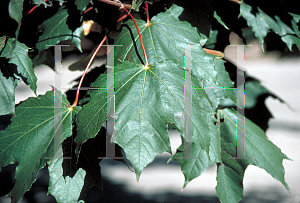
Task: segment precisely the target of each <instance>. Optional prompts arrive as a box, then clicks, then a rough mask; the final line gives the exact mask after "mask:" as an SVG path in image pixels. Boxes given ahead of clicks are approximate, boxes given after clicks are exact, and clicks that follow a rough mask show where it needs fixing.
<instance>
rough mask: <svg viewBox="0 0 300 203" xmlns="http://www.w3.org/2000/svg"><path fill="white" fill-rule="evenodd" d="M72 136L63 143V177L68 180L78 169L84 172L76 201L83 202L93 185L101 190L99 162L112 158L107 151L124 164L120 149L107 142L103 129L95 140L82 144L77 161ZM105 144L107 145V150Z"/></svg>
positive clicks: (105, 132)
mask: <svg viewBox="0 0 300 203" xmlns="http://www.w3.org/2000/svg"><path fill="white" fill-rule="evenodd" d="M74 135H76V133H75V134H73V136H72V137H68V138H67V139H66V140H65V141H64V142H63V153H64V157H65V159H64V161H63V163H62V166H63V169H64V172H63V177H68V176H69V177H70V178H73V177H74V175H75V174H76V173H77V171H78V170H79V169H80V168H82V169H83V170H84V171H85V172H86V176H85V178H84V185H83V187H82V189H81V190H80V191H79V193H80V196H79V198H78V200H84V199H85V196H86V194H87V192H88V191H89V190H90V188H91V187H92V186H93V185H96V186H98V187H99V188H100V189H101V190H103V186H102V180H101V168H100V165H99V162H101V161H102V159H103V158H104V157H106V158H112V159H113V158H114V157H110V156H111V154H106V152H107V151H109V150H110V151H113V152H115V153H114V155H115V157H117V158H118V159H116V160H117V161H121V162H123V163H125V161H124V159H123V155H122V153H121V148H120V147H119V146H118V145H116V146H115V144H114V143H110V141H109V140H107V137H109V136H107V131H106V130H105V128H103V127H102V128H101V130H100V132H99V133H98V135H97V136H96V137H95V138H92V139H89V140H88V141H87V142H85V143H83V145H82V147H81V151H80V155H79V158H78V160H77V156H76V155H75V148H76V145H75V142H73V140H74V139H73V137H74ZM107 143H109V145H108V147H110V149H109V150H108V149H107ZM125 164H126V163H125Z"/></svg>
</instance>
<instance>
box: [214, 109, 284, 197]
mask: <svg viewBox="0 0 300 203" xmlns="http://www.w3.org/2000/svg"><path fill="white" fill-rule="evenodd" d="M220 117H221V118H224V122H222V123H221V125H220V139H221V148H222V151H221V158H222V161H221V162H220V163H219V164H218V173H217V182H218V185H217V187H216V191H217V195H218V197H219V199H220V201H221V202H239V201H240V200H241V199H242V197H243V177H244V172H245V170H246V168H247V166H248V165H250V164H252V165H255V166H258V167H260V168H262V169H264V170H265V171H266V172H267V173H269V174H270V175H271V176H272V177H273V178H275V179H276V180H278V181H280V182H281V183H282V184H283V185H284V186H285V188H286V189H287V190H288V191H289V187H288V185H287V183H286V182H285V180H284V173H285V172H284V168H283V165H282V161H283V159H289V158H288V157H287V156H286V155H285V154H283V153H282V152H281V150H280V149H279V148H278V147H277V146H275V145H274V144H273V143H272V142H271V141H270V140H268V138H267V136H266V135H265V133H264V131H263V130H262V129H260V128H259V127H258V126H257V125H256V124H254V123H253V122H251V121H250V120H248V119H247V118H245V157H253V158H254V159H231V158H232V157H235V156H236V150H235V149H236V147H235V146H236V119H237V112H236V111H234V110H230V109H223V110H220ZM238 119H239V120H240V121H241V122H243V120H244V117H243V116H238ZM237 130H239V131H242V132H243V130H242V129H240V128H239V127H238V128H237ZM289 160H290V159H289Z"/></svg>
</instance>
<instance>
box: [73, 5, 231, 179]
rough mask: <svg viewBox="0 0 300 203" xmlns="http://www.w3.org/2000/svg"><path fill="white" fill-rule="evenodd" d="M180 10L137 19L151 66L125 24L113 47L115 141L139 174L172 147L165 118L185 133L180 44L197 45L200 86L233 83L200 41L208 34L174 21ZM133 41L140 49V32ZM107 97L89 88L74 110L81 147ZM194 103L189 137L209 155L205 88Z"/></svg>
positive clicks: (100, 83)
mask: <svg viewBox="0 0 300 203" xmlns="http://www.w3.org/2000/svg"><path fill="white" fill-rule="evenodd" d="M180 12H182V8H181V7H178V6H176V5H173V6H172V8H171V9H169V10H167V11H166V12H165V13H161V14H158V15H157V16H155V17H153V18H152V19H151V25H150V26H146V22H144V21H142V20H138V21H137V23H138V25H139V28H140V30H141V32H142V37H143V39H144V45H145V48H146V52H147V56H148V58H149V64H150V65H149V67H150V68H149V69H147V68H146V69H144V68H143V65H142V64H141V63H140V60H139V58H138V56H137V55H136V52H135V50H134V43H133V42H132V40H131V36H130V32H129V31H127V30H125V28H123V31H122V32H121V33H120V36H119V37H118V38H117V39H116V43H117V44H122V45H123V46H122V48H121V49H120V48H119V49H116V51H115V59H116V63H117V64H119V65H118V66H116V67H115V95H116V96H115V97H116V98H115V104H116V109H115V119H116V120H115V141H116V143H117V144H119V145H120V146H121V147H122V148H123V149H124V151H125V153H126V155H127V157H128V159H129V160H130V161H131V163H132V164H133V167H134V169H135V171H136V174H137V179H138V178H139V176H140V173H141V172H142V170H143V169H144V168H145V167H146V166H147V165H148V164H149V163H150V162H152V161H153V159H154V157H155V156H156V155H158V154H160V153H163V152H165V151H167V152H170V143H169V137H168V129H167V125H168V123H169V122H170V123H175V126H176V128H177V129H178V130H179V131H180V132H181V133H183V132H184V123H183V116H184V114H186V113H187V112H186V110H184V89H183V88H184V46H180V44H181V45H186V44H198V46H195V48H194V47H193V52H192V54H193V60H192V62H193V63H194V65H193V67H192V72H193V73H192V77H193V84H195V85H196V86H198V87H199V86H200V87H202V86H203V85H207V84H209V85H211V84H214V86H218V85H221V86H230V85H232V82H231V81H230V79H229V76H228V73H227V72H226V71H225V69H224V64H223V62H221V61H220V60H216V59H215V57H214V56H212V55H210V54H207V53H206V52H205V51H204V50H203V49H202V48H201V47H200V46H199V43H201V44H202V43H204V42H205V41H206V37H205V36H204V35H199V33H198V31H197V29H196V28H193V27H192V26H191V25H190V24H189V23H187V22H182V21H180V20H178V16H179V15H180ZM128 24H129V27H131V29H132V31H133V36H138V35H137V32H136V29H135V27H133V23H132V22H129V23H128ZM174 33H176V34H174ZM135 42H136V43H137V45H136V46H137V50H138V51H139V52H141V46H140V45H139V38H138V37H135ZM128 61H129V62H128ZM216 66H219V67H216ZM219 70H220V71H219ZM222 70H223V71H222ZM218 71H219V72H218ZM92 87H97V88H104V89H106V76H105V75H103V76H101V77H99V78H98V80H97V81H96V82H95V83H93V84H92ZM106 97H107V94H106V91H103V90H93V91H92V93H91V101H90V102H89V103H88V104H87V105H85V106H84V107H83V109H82V111H81V112H80V113H79V114H78V120H77V125H78V137H76V139H75V141H76V142H77V143H78V144H79V146H80V144H82V143H84V142H85V141H86V140H88V139H89V138H92V137H94V136H95V135H96V134H97V132H98V131H99V129H100V127H101V125H102V124H103V123H104V121H105V119H106V108H107V107H106V105H107V104H106V102H107V99H106ZM111 99H113V98H108V100H111ZM215 103H217V102H215ZM192 108H193V113H192V115H188V116H189V117H192V118H193V119H192V123H193V127H192V131H193V141H194V142H195V143H197V145H198V146H199V147H200V148H201V149H202V150H204V151H205V152H206V153H207V154H208V153H209V150H210V149H209V148H210V138H211V132H210V125H211V124H212V122H213V121H214V117H213V108H212V107H211V101H210V100H209V98H208V97H207V94H206V93H205V92H204V90H203V89H202V90H201V89H200V90H195V91H193V100H192ZM214 108H216V106H214Z"/></svg>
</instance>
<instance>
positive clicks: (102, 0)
mask: <svg viewBox="0 0 300 203" xmlns="http://www.w3.org/2000/svg"><path fill="white" fill-rule="evenodd" d="M99 1H101V2H104V3H107V4H110V5H114V6H117V7H120V8H122V7H124V8H126V9H130V8H131V5H130V4H122V3H118V2H116V1H110V0H99Z"/></svg>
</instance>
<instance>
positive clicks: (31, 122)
mask: <svg viewBox="0 0 300 203" xmlns="http://www.w3.org/2000/svg"><path fill="white" fill-rule="evenodd" d="M54 94H55V95H54ZM60 96H61V93H60V92H59V91H57V90H56V91H54V90H52V91H48V92H47V93H46V94H45V95H41V96H39V97H38V98H29V99H27V100H26V101H24V102H22V103H21V104H20V105H18V107H17V108H16V116H15V117H13V118H12V121H11V124H10V125H9V126H8V127H7V128H6V129H5V130H3V131H1V132H0V169H2V167H4V166H6V165H8V164H12V163H17V164H18V166H17V168H16V173H15V179H16V183H15V185H14V187H13V189H12V191H11V192H10V196H11V197H12V203H15V202H18V201H20V200H21V198H22V197H23V195H24V194H25V192H26V191H27V190H29V189H30V187H31V186H32V184H33V182H34V181H35V179H36V175H37V173H38V171H39V170H40V169H41V168H43V167H44V166H45V164H46V161H47V159H46V158H47V157H54V153H55V150H56V149H54V147H55V146H54V136H55V135H56V136H61V137H62V138H61V139H62V141H63V140H64V139H66V138H67V137H69V136H71V135H72V117H73V114H74V113H77V112H78V110H79V109H80V107H75V108H71V107H68V105H69V102H68V101H67V99H66V98H65V97H64V96H63V97H62V103H61V104H62V108H59V107H55V106H54V104H53V103H54V102H53V101H54V98H58V97H60ZM73 112H74V113H73ZM59 118H61V120H60V119H59ZM54 120H55V122H54ZM57 120H58V121H59V122H56V121H57ZM59 129H61V135H59V134H58V133H59Z"/></svg>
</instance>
